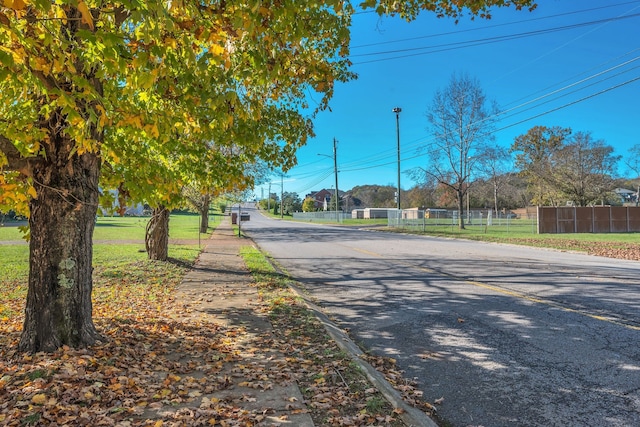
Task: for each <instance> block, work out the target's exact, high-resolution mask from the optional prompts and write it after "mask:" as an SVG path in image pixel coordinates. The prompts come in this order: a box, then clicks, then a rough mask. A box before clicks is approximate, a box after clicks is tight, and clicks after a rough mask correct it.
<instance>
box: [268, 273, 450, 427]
mask: <svg viewBox="0 0 640 427" xmlns="http://www.w3.org/2000/svg"><path fill="white" fill-rule="evenodd" d="M274 267H275V266H274ZM276 269H277V268H276ZM290 287H291V289H293V291H294V292H296V294H298V296H299V297H300V298H302V300H304V302H305V304H306V305H307V307H308V308H309V310H311V311H313V313H314V314H315V316H316V317H317V318H318V320H319V321H320V322H321V323H322V324H323V326H324V328H325V330H326V331H327V333H328V334H329V336H331V338H332V339H333V340H334V341H335V342H336V344H337V345H338V347H340V349H341V350H342V351H344V352H345V353H347V354H348V355H349V357H351V359H352V360H353V361H354V363H356V364H357V365H358V366H359V367H360V368H361V369H362V371H363V372H364V373H365V375H366V376H367V378H368V379H369V381H371V383H372V384H373V385H374V386H375V387H376V388H377V389H378V391H380V393H382V395H383V396H384V397H385V398H386V399H387V400H388V401H389V403H390V404H391V405H392V406H393V407H394V408H396V409H401V410H402V413H401V414H400V415H399V417H400V418H401V419H402V421H403V422H404V423H405V424H406V425H407V426H408V427H438V425H437V424H436V423H435V422H434V421H433V420H432V419H431V418H429V416H428V415H427V414H425V413H424V412H422V411H420V410H419V409H417V408H415V407H413V406H411V405H409V404H407V403H406V402H405V401H404V400H403V399H402V396H401V395H400V393H399V392H398V391H397V390H396V389H394V388H393V386H392V385H391V384H390V383H389V381H387V380H386V378H385V377H384V375H383V374H382V373H381V372H379V371H378V370H376V369H375V368H374V367H373V366H371V365H370V364H369V363H367V362H366V361H365V360H363V359H362V357H361V356H362V355H364V352H363V351H362V350H360V348H359V347H358V346H357V345H356V344H355V343H354V342H353V341H352V340H351V338H349V336H348V335H347V334H346V333H345V332H344V331H343V330H342V329H340V328H339V327H338V326H337V325H336V324H335V323H333V322H332V321H331V320H330V319H329V318H328V317H327V315H326V314H324V313H323V312H322V309H321V308H320V307H318V306H317V305H315V304H314V303H313V302H311V301H309V299H308V298H307V296H306V295H305V294H304V292H303V291H302V289H300V288H299V287H297V286H295V285H290Z"/></svg>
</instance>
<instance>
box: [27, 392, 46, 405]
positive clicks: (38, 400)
mask: <svg viewBox="0 0 640 427" xmlns="http://www.w3.org/2000/svg"><path fill="white" fill-rule="evenodd" d="M46 402H47V395H46V394H44V393H40V394H36V395H34V396H33V397H32V398H31V403H33V404H34V405H44V404H45V403H46Z"/></svg>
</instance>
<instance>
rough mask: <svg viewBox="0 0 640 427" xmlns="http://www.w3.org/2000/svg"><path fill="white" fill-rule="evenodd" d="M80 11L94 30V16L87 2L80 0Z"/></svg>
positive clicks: (85, 21)
mask: <svg viewBox="0 0 640 427" xmlns="http://www.w3.org/2000/svg"><path fill="white" fill-rule="evenodd" d="M14 1H17V0H14ZM78 12H80V15H82V22H84V23H85V24H87V25H88V26H89V28H91V29H92V30H93V16H91V11H89V7H88V6H87V4H86V3H85V2H83V1H82V0H80V1H79V2H78Z"/></svg>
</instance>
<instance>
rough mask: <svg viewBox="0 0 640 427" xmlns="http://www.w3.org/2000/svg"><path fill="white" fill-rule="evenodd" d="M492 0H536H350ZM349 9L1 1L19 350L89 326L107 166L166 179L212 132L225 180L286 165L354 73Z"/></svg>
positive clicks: (414, 3) (74, 340)
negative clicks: (19, 265) (25, 233)
mask: <svg viewBox="0 0 640 427" xmlns="http://www.w3.org/2000/svg"><path fill="white" fill-rule="evenodd" d="M491 5H497V6H509V5H514V6H516V7H518V8H519V7H523V6H526V7H532V5H533V0H480V1H478V0H464V1H449V0H446V1H445V0H405V1H392V0H375V1H374V0H371V1H369V0H367V1H363V2H362V3H360V6H361V7H363V8H374V9H375V10H376V11H377V12H378V13H381V14H383V13H386V14H395V13H399V14H400V15H401V16H403V17H405V18H407V19H411V18H413V17H414V16H415V15H416V14H417V13H418V12H419V11H420V10H431V11H434V12H435V13H438V14H441V15H449V16H458V15H460V14H461V13H463V11H464V8H465V7H467V8H469V11H470V13H471V14H472V15H478V16H485V15H487V13H488V10H489V7H490V6H491ZM353 11H354V7H353V5H352V4H351V3H350V2H349V1H344V0H325V1H318V2H315V1H312V2H311V1H309V2H292V1H288V2H287V1H283V0H265V1H261V0H253V1H237V0H225V1H218V0H215V1H214V0H204V1H202V0H201V1H189V0H162V1H158V0H140V1H136V2H131V1H128V0H118V1H114V0H57V1H55V2H52V1H48V0H3V1H2V2H1V3H0V168H1V169H0V208H6V207H8V206H11V207H13V208H15V209H17V210H18V211H20V212H21V213H24V214H27V215H28V216H29V226H30V232H31V240H30V270H29V291H28V296H27V302H26V310H25V322H24V328H23V333H22V337H21V341H20V344H19V348H20V350H22V351H31V352H33V351H52V350H55V349H56V348H58V347H60V346H62V345H69V346H73V347H79V346H88V345H91V344H93V343H95V342H96V340H97V339H99V334H98V332H97V331H96V329H95V327H94V325H93V321H92V306H91V291H92V282H91V271H92V269H91V261H92V234H93V228H94V218H95V214H96V210H97V207H98V196H99V190H98V188H99V183H100V180H101V173H102V171H103V170H104V171H118V170H120V171H121V172H122V173H124V172H123V171H132V170H136V169H137V172H136V174H135V175H136V176H137V181H136V182H135V184H134V185H136V186H139V185H140V184H141V183H142V182H143V180H142V179H140V178H141V176H142V173H141V172H142V171H146V172H147V173H148V177H147V180H146V182H147V185H146V186H145V188H148V189H151V188H152V187H155V188H153V191H155V192H159V193H162V192H163V189H162V185H165V184H166V185H173V183H172V181H171V180H170V179H168V180H167V179H165V180H160V181H154V179H153V175H154V174H160V175H161V176H163V177H167V176H172V175H180V174H179V173H177V172H176V168H178V169H179V168H185V167H189V166H188V165H191V166H192V167H193V169H194V171H195V172H199V170H200V169H199V166H197V165H199V164H200V163H198V161H200V160H201V159H203V158H204V159H205V161H208V160H206V159H209V157H207V155H205V154H204V153H205V152H206V150H207V149H208V148H207V144H210V143H213V144H216V146H217V147H240V148H241V149H240V150H238V151H237V153H236V155H237V156H238V161H235V160H234V161H232V162H229V164H230V167H223V168H221V170H220V182H229V181H231V180H233V179H234V177H235V174H236V173H237V172H238V170H239V167H238V166H237V165H240V164H245V163H247V162H252V161H256V160H263V161H265V162H267V163H268V164H269V165H273V166H275V167H281V168H283V169H285V170H286V169H287V168H288V167H290V166H291V165H293V164H294V162H295V151H296V149H297V148H298V147H299V146H301V145H302V144H304V143H305V141H306V139H307V138H308V137H309V136H310V135H312V126H311V121H310V118H309V117H306V116H304V115H303V112H305V111H317V110H319V109H323V108H325V107H326V106H327V105H328V102H329V99H330V98H331V95H332V93H333V87H334V84H335V83H336V82H339V81H347V80H349V79H350V78H352V77H353V75H352V74H351V73H350V71H349V69H348V66H349V61H348V52H349V51H348V45H349V25H350V17H351V14H352V13H353ZM309 91H314V92H317V93H319V94H320V95H321V96H320V100H319V101H318V104H317V105H314V106H310V105H308V104H307V100H308V99H309V97H308V92H309ZM203 156H204V157H203ZM212 158H215V156H213V157H212ZM210 170H211V169H209V171H210ZM125 175H126V174H125ZM113 176H114V175H112V177H113ZM163 183H164V184H163ZM150 191H151V190H150Z"/></svg>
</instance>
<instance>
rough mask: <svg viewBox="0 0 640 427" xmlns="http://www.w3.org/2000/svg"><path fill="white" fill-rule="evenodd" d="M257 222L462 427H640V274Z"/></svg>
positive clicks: (299, 271)
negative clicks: (439, 402)
mask: <svg viewBox="0 0 640 427" xmlns="http://www.w3.org/2000/svg"><path fill="white" fill-rule="evenodd" d="M247 210H249V212H250V214H251V221H249V222H246V223H243V227H244V230H245V232H247V233H248V234H249V235H250V236H251V237H252V238H253V239H254V240H255V241H256V242H257V243H258V244H259V245H260V246H261V247H262V248H263V249H264V250H266V251H267V252H269V253H270V254H271V255H272V256H273V257H274V258H275V259H277V260H278V262H280V263H281V264H282V265H283V266H284V267H285V268H286V269H287V271H288V272H289V273H290V274H292V275H293V276H294V277H295V278H297V279H298V280H300V281H301V282H303V283H304V284H305V286H306V288H307V289H308V290H309V292H310V294H311V295H312V296H313V297H314V298H316V299H317V300H318V302H319V303H320V304H321V305H322V306H323V307H325V308H326V310H327V311H328V312H329V313H330V314H331V315H332V316H333V317H334V318H335V319H337V320H338V321H339V322H340V323H341V326H342V327H344V328H349V329H350V330H351V333H352V335H353V337H354V338H355V340H356V341H358V342H359V343H361V344H362V345H364V346H365V347H367V348H369V349H371V350H372V351H373V352H375V353H379V354H384V355H387V356H391V357H394V358H396V359H397V361H398V365H399V366H400V367H401V368H402V369H403V370H404V371H405V372H406V376H407V377H410V378H413V377H415V378H417V379H418V381H419V384H420V388H421V389H422V391H423V392H424V396H425V398H426V399H427V400H428V401H431V402H434V401H435V400H436V399H441V398H443V400H442V404H440V405H439V406H438V410H439V413H440V415H441V416H442V417H443V418H444V419H446V420H447V421H448V422H450V423H451V425H453V426H484V427H492V426H497V427H500V426H563V427H564V426H638V425H640V263H638V262H633V261H621V260H612V259H607V258H600V257H592V256H586V255H580V254H573V253H566V252H558V251H551V250H544V249H534V248H526V247H517V246H510V245H496V244H484V243H479V242H469V241H461V240H449V239H437V238H430V237H420V236H408V235H396V234H392V233H380V232H371V231H366V230H354V229H346V228H341V227H330V226H319V225H315V224H303V223H292V222H287V221H275V220H269V219H266V218H263V217H261V215H260V214H259V213H258V212H256V211H254V210H252V209H247Z"/></svg>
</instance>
